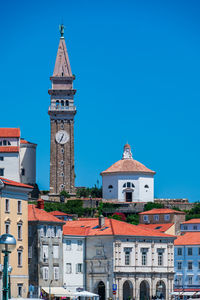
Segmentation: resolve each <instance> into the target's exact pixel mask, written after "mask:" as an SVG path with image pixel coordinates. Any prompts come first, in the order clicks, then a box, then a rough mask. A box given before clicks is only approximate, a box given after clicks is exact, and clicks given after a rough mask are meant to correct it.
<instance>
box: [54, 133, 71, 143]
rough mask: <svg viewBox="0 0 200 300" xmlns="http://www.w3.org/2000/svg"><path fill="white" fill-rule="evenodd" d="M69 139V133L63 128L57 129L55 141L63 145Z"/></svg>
mask: <svg viewBox="0 0 200 300" xmlns="http://www.w3.org/2000/svg"><path fill="white" fill-rule="evenodd" d="M68 141H69V134H68V133H67V132H66V131H65V130H59V131H58V132H57V133H56V142H57V143H58V144H61V145H64V144H65V143H67V142H68Z"/></svg>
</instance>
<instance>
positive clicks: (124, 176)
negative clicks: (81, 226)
mask: <svg viewBox="0 0 200 300" xmlns="http://www.w3.org/2000/svg"><path fill="white" fill-rule="evenodd" d="M154 175H155V172H154V171H152V170H150V169H148V168H147V167H145V166H144V165H143V164H141V163H140V162H138V161H137V160H134V159H133V157H132V153H131V147H130V145H128V144H126V145H125V146H124V152H123V157H122V159H121V160H119V161H117V162H116V163H114V164H113V165H112V166H111V167H109V168H108V169H107V170H105V171H103V172H102V173H101V176H102V188H103V199H105V200H115V201H116V200H118V201H119V202H153V201H154Z"/></svg>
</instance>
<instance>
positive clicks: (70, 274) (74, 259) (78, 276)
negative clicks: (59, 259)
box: [63, 235, 85, 292]
mask: <svg viewBox="0 0 200 300" xmlns="http://www.w3.org/2000/svg"><path fill="white" fill-rule="evenodd" d="M84 262H85V237H83V236H69V235H63V285H64V287H66V288H67V289H68V290H70V291H71V292H77V291H81V290H85V276H84V272H85V265H84Z"/></svg>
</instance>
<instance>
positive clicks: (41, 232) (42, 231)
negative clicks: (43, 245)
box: [40, 226, 44, 237]
mask: <svg viewBox="0 0 200 300" xmlns="http://www.w3.org/2000/svg"><path fill="white" fill-rule="evenodd" d="M40 236H41V237H43V236H44V228H43V226H41V228H40Z"/></svg>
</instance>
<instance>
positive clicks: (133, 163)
mask: <svg viewBox="0 0 200 300" xmlns="http://www.w3.org/2000/svg"><path fill="white" fill-rule="evenodd" d="M129 172H130V173H150V174H155V172H154V171H152V170H150V169H148V168H147V167H145V166H144V165H143V164H141V163H140V162H138V161H137V160H134V159H132V158H131V159H121V160H118V161H117V162H116V163H114V164H113V165H112V166H111V167H109V168H108V169H106V170H105V171H103V172H101V174H102V175H104V174H108V173H129Z"/></svg>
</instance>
